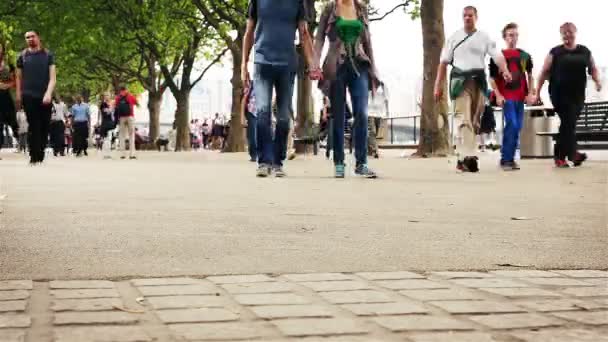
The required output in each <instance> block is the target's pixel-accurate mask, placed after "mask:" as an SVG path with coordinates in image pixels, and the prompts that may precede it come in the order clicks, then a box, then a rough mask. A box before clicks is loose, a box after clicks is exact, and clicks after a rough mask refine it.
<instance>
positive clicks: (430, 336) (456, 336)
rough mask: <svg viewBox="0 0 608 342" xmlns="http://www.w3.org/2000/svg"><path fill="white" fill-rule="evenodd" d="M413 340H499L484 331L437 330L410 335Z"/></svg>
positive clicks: (476, 341)
mask: <svg viewBox="0 0 608 342" xmlns="http://www.w3.org/2000/svg"><path fill="white" fill-rule="evenodd" d="M407 338H408V339H409V340H411V341H413V342H499V341H500V340H497V339H495V338H494V337H493V336H492V334H489V333H482V332H437V333H424V334H413V335H408V337H407Z"/></svg>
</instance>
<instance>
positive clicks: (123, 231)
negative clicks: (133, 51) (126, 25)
mask: <svg viewBox="0 0 608 342" xmlns="http://www.w3.org/2000/svg"><path fill="white" fill-rule="evenodd" d="M1 157H2V158H3V160H2V161H0V194H3V195H6V197H5V198H4V199H3V200H0V211H1V213H0V268H1V272H0V279H33V280H45V279H116V278H126V277H129V278H132V277H150V276H160V277H166V276H188V275H194V276H197V275H202V274H203V275H213V274H219V275H223V274H251V273H306V272H336V271H338V272H361V271H396V270H402V269H408V270H421V271H429V270H492V269H496V268H499V267H501V266H500V265H505V264H511V265H519V266H527V267H531V268H536V269H568V268H581V269H604V268H606V267H608V249H607V248H606V246H607V245H608V234H607V233H606V226H607V222H608V220H607V210H606V203H607V195H608V194H607V184H608V163H606V162H605V161H602V160H601V159H600V160H598V158H597V157H596V156H594V155H592V156H591V161H590V162H589V163H587V164H585V166H584V167H582V168H577V169H570V170H556V169H554V168H552V167H551V161H549V160H531V161H528V160H524V161H522V163H521V164H522V168H523V169H522V170H521V171H520V172H510V173H506V172H503V171H501V170H499V169H498V168H497V167H496V162H497V161H496V158H498V156H497V155H490V156H486V157H484V158H483V159H482V172H481V173H479V174H475V175H472V174H458V173H456V172H455V171H454V165H453V164H450V163H448V161H447V159H427V160H407V159H403V158H399V152H398V151H386V152H385V154H384V156H383V158H382V159H380V160H371V163H372V166H374V167H375V168H376V169H377V170H378V171H379V172H380V175H381V178H380V179H378V180H367V179H359V178H355V177H353V176H352V175H350V174H349V175H348V177H347V178H346V179H344V180H336V179H333V178H331V175H332V172H333V170H332V165H331V163H330V162H328V161H326V160H325V159H324V158H322V157H317V158H315V157H312V156H307V157H306V158H298V159H296V160H294V161H291V162H288V164H287V172H288V173H289V177H288V178H286V179H276V178H269V179H256V178H255V177H254V174H255V165H254V164H253V163H250V162H247V161H246V159H247V157H246V155H245V154H219V153H207V152H201V153H142V154H140V159H139V160H136V161H129V160H118V159H115V160H108V161H106V160H102V159H101V156H99V155H94V154H93V153H92V154H91V156H90V157H89V158H82V159H77V158H56V159H53V158H51V159H49V161H48V163H47V164H46V165H44V166H41V167H29V166H27V161H26V159H25V158H24V157H23V156H18V155H15V154H12V153H8V152H6V153H4V152H3V153H2V154H1Z"/></svg>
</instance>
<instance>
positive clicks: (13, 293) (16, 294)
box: [0, 290, 30, 301]
mask: <svg viewBox="0 0 608 342" xmlns="http://www.w3.org/2000/svg"><path fill="white" fill-rule="evenodd" d="M29 297H30V293H29V292H28V291H25V290H9V291H0V301H3V300H19V299H27V298H29Z"/></svg>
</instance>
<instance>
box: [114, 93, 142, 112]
mask: <svg viewBox="0 0 608 342" xmlns="http://www.w3.org/2000/svg"><path fill="white" fill-rule="evenodd" d="M123 96H126V98H127V102H129V107H131V114H130V115H129V116H135V110H134V108H135V105H136V104H137V99H136V98H135V96H133V95H131V94H130V93H126V94H125V95H120V94H119V95H118V96H116V99H114V107H117V106H118V103H120V98H122V97H123Z"/></svg>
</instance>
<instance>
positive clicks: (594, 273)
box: [552, 270, 608, 278]
mask: <svg viewBox="0 0 608 342" xmlns="http://www.w3.org/2000/svg"><path fill="white" fill-rule="evenodd" d="M552 272H555V273H559V274H563V275H566V276H568V277H572V278H608V271H598V270H561V271H558V270H555V271H552Z"/></svg>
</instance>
